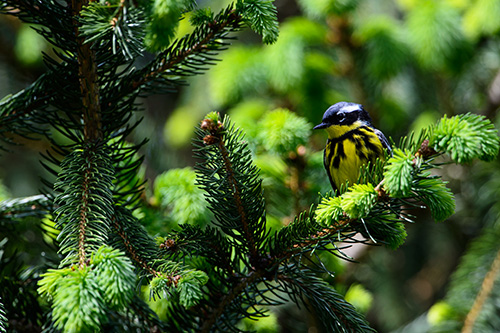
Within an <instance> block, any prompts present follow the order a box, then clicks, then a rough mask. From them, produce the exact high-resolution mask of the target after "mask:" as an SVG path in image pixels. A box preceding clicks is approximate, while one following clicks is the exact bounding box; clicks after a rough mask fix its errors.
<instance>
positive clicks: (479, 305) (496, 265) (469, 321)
mask: <svg viewBox="0 0 500 333" xmlns="http://www.w3.org/2000/svg"><path fill="white" fill-rule="evenodd" d="M499 273H500V250H499V251H498V252H497V255H496V257H495V259H494V260H493V263H492V264H491V267H490V270H489V271H488V273H486V275H485V277H484V280H483V283H482V284H481V289H480V290H479V293H478V294H477V296H476V299H475V300H474V304H473V305H472V307H471V309H470V311H469V313H467V316H466V317H465V321H464V326H463V327H462V333H472V332H473V328H474V324H475V322H476V320H477V318H478V317H479V315H480V314H481V310H482V309H483V306H484V303H485V302H486V299H487V298H488V297H489V295H490V294H491V291H492V290H493V287H494V286H495V281H496V280H497V278H498V274H499Z"/></svg>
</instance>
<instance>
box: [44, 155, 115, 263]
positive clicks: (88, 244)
mask: <svg viewBox="0 0 500 333" xmlns="http://www.w3.org/2000/svg"><path fill="white" fill-rule="evenodd" d="M61 168H62V171H61V173H60V174H59V177H58V181H57V183H56V184H55V185H54V188H55V189H56V190H59V191H61V192H62V193H61V194H59V195H58V196H57V198H56V200H55V202H56V204H58V205H60V207H59V208H58V209H57V210H56V211H55V215H56V227H57V228H59V229H62V230H61V233H60V234H59V236H58V239H59V240H60V250H59V251H60V253H62V254H63V255H65V256H66V257H65V259H64V261H63V262H64V263H68V262H74V261H76V260H78V257H79V258H80V260H82V256H83V257H86V256H87V255H88V254H87V252H88V253H90V252H92V251H95V250H97V248H99V247H100V246H101V244H103V243H105V242H106V240H107V235H108V232H109V230H110V227H111V225H110V224H111V218H112V215H113V211H112V205H113V193H112V192H111V189H112V188H113V187H112V183H113V180H114V170H113V166H112V164H111V160H110V158H109V153H108V150H107V148H106V147H105V146H103V145H95V146H92V147H84V148H80V149H76V150H74V151H73V152H72V153H71V154H70V155H68V156H67V158H66V159H65V160H64V161H63V163H62V164H61Z"/></svg>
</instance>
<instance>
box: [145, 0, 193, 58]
mask: <svg viewBox="0 0 500 333" xmlns="http://www.w3.org/2000/svg"><path fill="white" fill-rule="evenodd" d="M187 2H188V1H186V0H154V1H153V2H152V5H151V7H150V10H151V14H150V17H151V20H150V21H149V23H148V26H147V29H146V39H145V41H144V43H145V44H146V46H147V47H148V49H149V50H150V51H161V50H163V49H165V48H166V47H167V46H168V45H169V43H170V40H171V39H172V38H173V37H174V35H175V30H176V28H177V27H178V25H179V19H180V16H181V13H182V12H183V11H184V10H186V7H187V6H188V5H189V4H188V3H187Z"/></svg>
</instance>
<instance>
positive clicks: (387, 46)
mask: <svg viewBox="0 0 500 333" xmlns="http://www.w3.org/2000/svg"><path fill="white" fill-rule="evenodd" d="M401 30H402V27H401V26H400V24H399V23H398V22H396V21H395V20H392V19H391V18H389V17H387V16H382V17H376V18H373V19H371V20H368V21H365V22H363V23H362V24H361V26H360V27H359V28H358V29H357V30H356V35H355V37H356V38H357V39H358V40H359V41H360V42H361V43H363V44H364V45H365V47H366V50H367V55H366V58H367V59H366V61H367V62H368V63H367V67H366V71H367V73H369V75H371V76H373V77H374V78H375V79H377V80H387V79H390V78H392V77H394V76H395V75H397V74H398V73H400V72H401V70H402V68H403V66H405V65H406V63H407V61H408V56H409V48H408V45H407V44H406V43H405V41H404V36H403V34H402V33H401Z"/></svg>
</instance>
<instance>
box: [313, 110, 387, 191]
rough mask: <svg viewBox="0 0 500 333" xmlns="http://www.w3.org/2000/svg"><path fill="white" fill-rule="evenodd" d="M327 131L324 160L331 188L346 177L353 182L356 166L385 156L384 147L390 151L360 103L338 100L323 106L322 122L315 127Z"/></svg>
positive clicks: (382, 135)
mask: <svg viewBox="0 0 500 333" xmlns="http://www.w3.org/2000/svg"><path fill="white" fill-rule="evenodd" d="M322 128H323V129H325V130H326V132H327V133H328V140H327V141H326V148H325V153H324V159H323V162H324V164H325V169H326V173H327V174H328V178H330V183H331V184H332V188H333V189H334V190H337V189H340V186H341V185H342V184H345V183H346V181H348V182H349V185H352V184H354V183H356V181H357V180H358V176H359V169H360V167H361V166H362V165H364V164H366V163H368V162H370V163H371V164H372V165H373V163H375V160H376V159H377V158H384V149H387V150H388V152H389V153H391V147H390V146H389V141H387V138H386V137H385V135H384V133H382V132H381V131H379V130H378V129H376V128H375V127H373V125H372V123H371V118H370V115H369V114H368V112H366V110H365V109H364V108H363V106H362V105H361V104H356V103H348V102H339V103H337V104H334V105H332V106H330V107H329V108H328V110H326V112H325V114H324V115H323V120H322V121H321V124H319V125H316V126H314V129H322Z"/></svg>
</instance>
